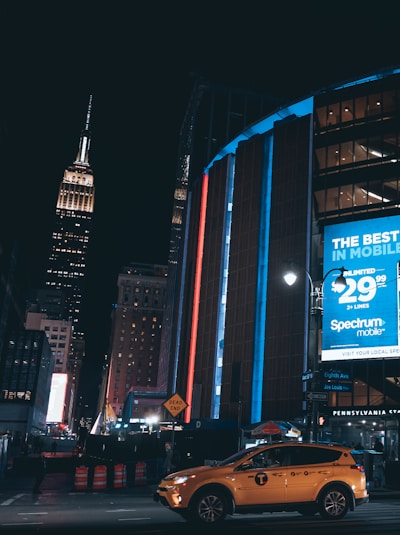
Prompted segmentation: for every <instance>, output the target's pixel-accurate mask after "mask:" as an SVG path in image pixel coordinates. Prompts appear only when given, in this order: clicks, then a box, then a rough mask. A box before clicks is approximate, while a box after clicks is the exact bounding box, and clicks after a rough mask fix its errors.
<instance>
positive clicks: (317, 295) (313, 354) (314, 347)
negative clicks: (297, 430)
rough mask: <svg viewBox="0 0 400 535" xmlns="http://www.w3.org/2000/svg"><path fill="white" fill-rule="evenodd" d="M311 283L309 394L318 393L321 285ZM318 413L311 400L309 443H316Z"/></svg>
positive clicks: (315, 403) (316, 403) (315, 404)
mask: <svg viewBox="0 0 400 535" xmlns="http://www.w3.org/2000/svg"><path fill="white" fill-rule="evenodd" d="M310 283H311V294H310V298H311V308H310V315H311V319H312V323H311V325H310V335H311V341H310V343H309V349H310V350H311V351H309V353H310V354H309V358H311V364H312V368H311V369H312V378H311V392H312V393H315V392H318V389H319V379H320V377H319V332H320V328H321V325H320V324H321V316H322V312H323V310H322V284H321V286H320V287H317V286H315V285H314V283H313V282H312V281H311V280H310ZM318 412H319V401H318V400H317V399H315V398H313V399H312V400H311V422H310V442H318Z"/></svg>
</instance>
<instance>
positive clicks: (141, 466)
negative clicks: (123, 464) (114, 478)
mask: <svg viewBox="0 0 400 535" xmlns="http://www.w3.org/2000/svg"><path fill="white" fill-rule="evenodd" d="M146 468H147V466H146V463H145V462H144V461H139V462H138V463H136V470H135V486H140V485H147V477H146Z"/></svg>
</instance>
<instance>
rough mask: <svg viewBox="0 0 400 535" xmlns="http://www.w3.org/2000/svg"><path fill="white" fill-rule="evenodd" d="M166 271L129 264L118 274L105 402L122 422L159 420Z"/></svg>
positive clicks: (164, 393) (163, 396)
mask: <svg viewBox="0 0 400 535" xmlns="http://www.w3.org/2000/svg"><path fill="white" fill-rule="evenodd" d="M167 274H168V269H167V266H164V265H153V264H140V263H132V264H130V265H128V266H124V267H123V268H122V271H121V273H120V274H119V275H118V302H117V304H116V305H115V306H114V309H113V311H112V327H111V330H112V334H111V338H112V340H111V358H110V369H109V375H108V389H107V393H106V397H107V399H108V402H109V403H110V405H111V407H112V409H113V411H114V412H115V414H116V415H117V416H120V417H122V418H123V419H124V420H125V421H129V420H130V419H131V418H138V419H140V418H146V417H149V416H154V415H159V416H161V414H160V410H161V405H162V402H163V401H164V400H165V398H166V392H165V390H164V383H163V381H162V367H161V366H160V360H159V357H160V344H161V332H162V326H163V318H164V312H165V306H166V286H167Z"/></svg>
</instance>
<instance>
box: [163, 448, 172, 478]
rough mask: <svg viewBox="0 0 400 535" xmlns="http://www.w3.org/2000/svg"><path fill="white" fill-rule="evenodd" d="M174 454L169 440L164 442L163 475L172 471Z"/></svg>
mask: <svg viewBox="0 0 400 535" xmlns="http://www.w3.org/2000/svg"><path fill="white" fill-rule="evenodd" d="M173 456H174V450H173V448H172V444H171V442H166V443H165V459H164V464H163V474H162V475H163V476H166V475H167V474H170V473H171V472H172V471H173V465H172V458H173Z"/></svg>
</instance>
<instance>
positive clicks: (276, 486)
mask: <svg viewBox="0 0 400 535" xmlns="http://www.w3.org/2000/svg"><path fill="white" fill-rule="evenodd" d="M269 464H270V461H269V460H268V461H267V458H265V459H264V461H263V462H260V460H259V455H255V456H254V457H252V458H251V459H248V460H247V461H246V463H244V464H242V465H241V466H239V467H238V468H237V469H236V470H235V501H236V504H237V505H256V504H270V503H271V504H273V503H282V502H284V501H285V493H286V467H285V466H280V465H276V466H273V465H272V466H270V465H269Z"/></svg>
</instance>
